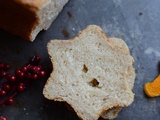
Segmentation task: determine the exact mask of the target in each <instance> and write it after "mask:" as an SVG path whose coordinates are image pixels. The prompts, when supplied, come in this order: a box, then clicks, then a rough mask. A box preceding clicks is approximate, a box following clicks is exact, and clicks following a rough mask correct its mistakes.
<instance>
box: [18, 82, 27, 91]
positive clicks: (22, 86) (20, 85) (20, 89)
mask: <svg viewBox="0 0 160 120" xmlns="http://www.w3.org/2000/svg"><path fill="white" fill-rule="evenodd" d="M24 89H25V85H24V83H20V84H18V86H17V91H18V92H23V91H24Z"/></svg>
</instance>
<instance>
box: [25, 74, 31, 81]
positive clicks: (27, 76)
mask: <svg viewBox="0 0 160 120" xmlns="http://www.w3.org/2000/svg"><path fill="white" fill-rule="evenodd" d="M24 76H25V78H26V79H28V80H29V79H32V75H31V73H29V72H28V73H25V75H24Z"/></svg>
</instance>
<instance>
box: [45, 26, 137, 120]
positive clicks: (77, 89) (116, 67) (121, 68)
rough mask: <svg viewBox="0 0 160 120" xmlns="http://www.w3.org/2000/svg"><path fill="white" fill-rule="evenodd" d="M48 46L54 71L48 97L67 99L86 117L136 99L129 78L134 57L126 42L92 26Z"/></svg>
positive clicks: (47, 87) (92, 118) (93, 117)
mask: <svg viewBox="0 0 160 120" xmlns="http://www.w3.org/2000/svg"><path fill="white" fill-rule="evenodd" d="M115 42H116V43H115ZM116 44H118V46H117V45H116ZM47 48H48V53H49V56H50V59H51V61H52V64H53V68H54V70H53V71H52V73H51V74H50V77H49V78H48V80H47V83H46V85H45V87H44V90H43V94H44V96H45V97H46V98H48V99H50V100H55V101H65V102H67V103H68V104H70V105H71V106H72V108H73V109H74V110H75V112H76V113H77V115H78V116H79V117H80V118H82V119H83V120H97V119H98V118H99V117H100V116H101V115H102V114H103V112H105V111H106V110H108V109H110V108H112V107H116V106H119V107H123V106H128V105H130V104H131V103H132V102H133V99H134V94H133V93H132V91H131V88H130V86H129V85H128V82H127V80H126V78H127V74H128V69H129V67H130V66H132V64H133V57H132V56H131V55H130V54H129V52H128V51H129V50H128V47H127V45H126V44H125V43H124V41H122V40H115V41H114V40H112V39H109V38H107V37H106V35H105V34H104V32H103V30H102V29H101V28H100V27H98V26H96V25H90V26H88V27H87V28H86V29H85V30H83V31H82V32H80V33H79V35H78V36H77V37H75V38H73V39H71V40H51V41H50V42H49V43H48V46H47Z"/></svg>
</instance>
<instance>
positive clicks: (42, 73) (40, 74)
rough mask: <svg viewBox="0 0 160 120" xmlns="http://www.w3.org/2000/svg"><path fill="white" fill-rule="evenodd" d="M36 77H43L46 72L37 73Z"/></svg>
mask: <svg viewBox="0 0 160 120" xmlns="http://www.w3.org/2000/svg"><path fill="white" fill-rule="evenodd" d="M38 75H39V76H40V77H44V76H45V75H46V72H45V71H43V70H42V71H40V72H38Z"/></svg>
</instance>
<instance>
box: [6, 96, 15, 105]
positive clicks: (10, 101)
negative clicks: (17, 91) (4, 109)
mask: <svg viewBox="0 0 160 120" xmlns="http://www.w3.org/2000/svg"><path fill="white" fill-rule="evenodd" d="M13 103H14V99H13V98H8V99H7V100H6V101H5V103H4V104H5V105H12V104H13Z"/></svg>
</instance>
